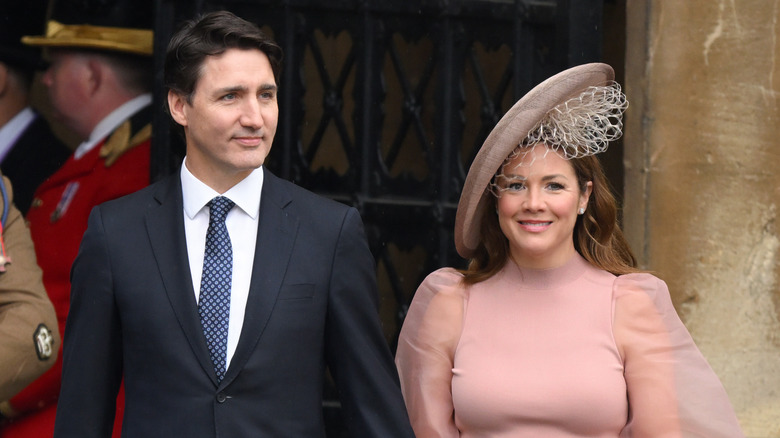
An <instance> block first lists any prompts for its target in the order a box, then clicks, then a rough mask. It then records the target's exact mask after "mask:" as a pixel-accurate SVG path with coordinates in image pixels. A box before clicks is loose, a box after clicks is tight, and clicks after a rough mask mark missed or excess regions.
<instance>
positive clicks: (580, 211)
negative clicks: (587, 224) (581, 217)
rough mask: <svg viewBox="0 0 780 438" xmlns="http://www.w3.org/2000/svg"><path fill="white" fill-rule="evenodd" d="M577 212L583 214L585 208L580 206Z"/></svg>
mask: <svg viewBox="0 0 780 438" xmlns="http://www.w3.org/2000/svg"><path fill="white" fill-rule="evenodd" d="M577 214H585V209H584V208H582V207H580V210H579V211H578V212H577Z"/></svg>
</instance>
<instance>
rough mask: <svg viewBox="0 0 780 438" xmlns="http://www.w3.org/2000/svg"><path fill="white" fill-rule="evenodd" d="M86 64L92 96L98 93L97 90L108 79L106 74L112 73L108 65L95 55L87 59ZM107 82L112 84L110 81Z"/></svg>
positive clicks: (88, 84)
mask: <svg viewBox="0 0 780 438" xmlns="http://www.w3.org/2000/svg"><path fill="white" fill-rule="evenodd" d="M86 66H87V70H86V74H87V78H86V80H87V86H88V88H87V89H88V90H89V94H90V96H91V95H93V94H95V93H97V91H98V90H99V89H100V87H101V86H102V85H103V83H104V82H105V81H106V75H107V74H110V73H109V72H108V71H107V68H108V67H106V65H105V64H103V63H102V62H100V61H99V60H97V59H95V58H93V57H90V58H88V59H87V61H86ZM106 84H110V82H106Z"/></svg>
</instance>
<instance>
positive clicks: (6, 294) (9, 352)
mask: <svg viewBox="0 0 780 438" xmlns="http://www.w3.org/2000/svg"><path fill="white" fill-rule="evenodd" d="M2 179H3V182H4V184H5V188H6V194H7V196H8V199H4V198H3V197H2V196H0V214H2V212H3V210H4V208H5V205H6V202H8V216H7V219H6V221H5V223H4V224H3V227H2V243H3V246H2V248H0V257H2V258H5V259H6V260H5V261H3V260H2V259H0V265H1V266H0V271H1V270H3V269H4V272H0V413H3V414H5V415H7V414H8V412H3V406H4V405H5V403H4V402H5V401H6V400H8V399H9V398H11V397H12V396H13V395H15V394H16V393H18V392H19V391H21V390H22V389H23V388H24V387H25V386H27V384H29V383H30V382H32V381H33V380H35V378H37V377H38V376H40V375H41V374H42V373H43V372H44V371H46V370H47V369H49V368H50V367H51V366H52V365H53V364H54V361H55V359H56V358H57V350H58V349H59V347H60V345H59V343H60V339H61V338H60V333H59V329H58V327H57V316H56V315H55V313H54V307H53V306H52V304H51V301H49V298H48V296H47V295H46V290H45V289H44V287H43V282H42V279H41V269H40V268H39V267H38V263H37V261H36V258H35V250H34V249H33V242H32V240H31V239H30V231H29V229H28V228H27V225H26V224H25V221H24V218H23V217H22V215H21V213H19V210H17V209H16V207H15V206H14V205H13V204H12V203H11V201H10V199H11V184H10V182H9V181H8V179H7V178H5V177H3V178H2ZM8 259H10V263H6V262H7V261H8Z"/></svg>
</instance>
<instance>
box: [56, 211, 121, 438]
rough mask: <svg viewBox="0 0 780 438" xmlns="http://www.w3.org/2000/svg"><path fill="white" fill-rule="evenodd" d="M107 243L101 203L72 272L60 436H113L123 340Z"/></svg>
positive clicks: (93, 212) (63, 437) (58, 433)
mask: <svg viewBox="0 0 780 438" xmlns="http://www.w3.org/2000/svg"><path fill="white" fill-rule="evenodd" d="M107 241H108V236H107V235H106V233H105V230H104V228H103V221H102V217H101V211H100V207H95V208H94V209H93V210H92V213H91V214H90V216H89V223H88V227H87V231H86V232H85V233H84V237H83V239H82V241H81V247H80V248H79V254H78V256H77V257H76V261H75V262H74V264H73V269H72V271H71V297H70V312H69V313H68V320H67V323H66V326H65V333H66V335H65V339H64V341H63V368H62V387H61V390H60V398H59V402H58V407H57V419H56V422H55V428H54V436H55V437H56V438H66V437H73V438H76V437H78V438H90V437H109V436H111V431H112V427H113V422H114V412H115V404H116V396H117V391H118V389H119V385H120V381H121V377H122V349H121V343H122V341H121V333H120V330H121V326H120V322H119V314H118V312H117V308H116V305H115V302H114V294H113V287H112V273H111V254H110V251H109V248H108V243H107Z"/></svg>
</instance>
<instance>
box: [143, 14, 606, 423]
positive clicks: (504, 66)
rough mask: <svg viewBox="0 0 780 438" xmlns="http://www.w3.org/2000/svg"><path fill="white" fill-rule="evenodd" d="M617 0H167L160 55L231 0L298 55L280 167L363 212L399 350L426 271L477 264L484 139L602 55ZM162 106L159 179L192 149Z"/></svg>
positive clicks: (277, 154) (156, 148) (285, 108)
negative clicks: (194, 20) (459, 233)
mask: <svg viewBox="0 0 780 438" xmlns="http://www.w3.org/2000/svg"><path fill="white" fill-rule="evenodd" d="M603 8H604V0H559V1H553V0H547V1H544V0H536V1H532V0H526V1H522V0H417V1H412V0H328V1H314V0H308V1H307V0H276V1H271V0H232V1H227V0H223V1H195V2H193V1H190V0H161V1H160V2H159V3H158V10H157V18H156V29H155V53H156V55H155V58H156V65H157V66H158V67H160V66H161V65H162V54H163V53H164V51H165V46H166V45H167V42H168V39H169V38H170V35H171V34H172V32H173V30H174V29H175V27H176V25H177V24H178V22H179V21H180V20H181V19H183V18H190V17H192V16H193V15H195V14H196V13H199V12H206V11H210V10H216V9H227V10H231V11H233V12H234V13H236V14H237V15H239V16H242V17H244V18H246V19H248V20H251V21H254V22H256V23H258V24H259V25H260V26H261V27H263V28H264V30H266V31H267V32H269V33H270V34H272V35H273V36H274V37H275V39H276V40H277V41H278V42H279V44H280V45H281V46H282V47H283V49H284V52H285V64H284V68H283V73H282V75H283V77H282V78H281V84H280V93H279V97H280V100H279V105H280V120H279V127H278V131H277V135H276V140H275V144H274V146H273V149H272V151H271V154H270V156H269V159H268V162H267V166H268V168H269V169H270V170H272V171H273V172H274V173H276V174H277V175H279V176H281V177H283V178H287V179H290V180H293V181H294V182H295V183H297V184H298V185H301V186H303V187H306V188H308V189H310V190H312V191H314V192H317V193H320V194H322V195H324V196H327V197H330V198H333V199H336V200H339V201H342V202H344V203H347V204H350V205H353V206H355V207H356V208H357V209H358V210H359V211H360V213H361V215H362V217H363V220H364V223H365V225H366V231H367V234H368V239H369V242H370V245H371V249H372V251H373V254H374V256H375V258H376V261H377V273H378V279H379V287H380V293H381V294H382V310H381V311H382V319H383V323H384V327H385V334H386V336H387V339H388V342H389V343H390V345H391V347H394V344H395V340H396V336H397V334H398V331H399V330H400V325H401V322H402V320H403V317H404V315H405V311H406V308H407V305H408V303H409V302H410V300H411V297H412V295H413V293H414V291H415V289H416V287H417V285H418V284H419V283H420V281H421V280H422V278H423V277H424V276H425V275H426V274H428V273H429V272H431V271H433V270H434V269H436V268H438V267H440V266H462V265H463V261H462V260H461V259H460V258H459V257H458V256H457V254H456V253H455V250H454V243H453V238H452V229H453V225H454V216H455V207H456V206H457V202H458V198H459V194H460V188H461V186H462V184H463V180H464V179H465V174H466V172H467V170H468V166H469V164H470V163H471V160H472V159H473V157H474V155H475V154H476V151H477V150H478V149H479V147H480V145H481V144H482V141H483V140H484V138H485V137H486V136H487V134H488V132H489V131H490V129H491V128H492V127H493V126H494V125H495V124H496V123H497V122H498V120H499V118H500V117H501V115H503V113H504V112H505V111H506V110H507V109H508V108H509V107H510V106H511V105H512V104H513V103H514V102H515V101H516V100H517V99H518V98H519V97H520V96H522V95H523V94H524V93H525V92H526V91H528V90H529V89H530V88H531V87H532V86H533V85H535V84H537V83H538V82H540V81H542V80H543V79H545V78H546V77H548V76H550V75H552V74H554V73H556V72H558V71H560V70H563V69H564V68H566V67H568V66H572V65H576V64H580V63H583V62H591V61H598V60H601V58H602V54H601V47H602V33H601V32H602V15H603ZM160 70H161V69H160V68H158V72H159V73H158V74H159V75H160V76H159V77H158V79H159V80H158V81H156V84H157V85H156V86H157V89H155V98H156V99H157V101H161V100H160V99H162V98H163V96H164V94H163V93H164V90H162V85H161V84H162V78H161V75H162V73H161V71H160ZM158 116H159V117H157V118H156V120H155V126H154V130H155V138H154V143H153V154H154V155H153V163H152V166H153V168H152V174H153V177H154V178H159V177H161V176H163V175H166V174H168V173H170V172H171V171H172V170H173V169H174V168H175V167H176V166H177V165H178V164H179V163H180V162H181V156H182V151H183V149H182V145H181V140H180V139H179V138H177V137H175V136H174V135H172V132H171V130H170V126H169V123H168V121H167V117H166V116H165V114H162V112H160V113H159V114H158ZM329 406H334V407H336V408H337V406H338V405H337V403H327V404H326V408H327V407H329ZM326 415H328V418H329V421H330V428H331V431H330V432H329V434H330V435H329V436H340V435H341V429H340V427H339V425H338V424H339V423H338V414H337V409H335V410H330V409H326ZM331 415H333V416H332V417H331Z"/></svg>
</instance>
